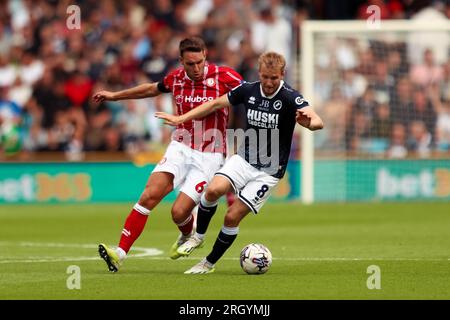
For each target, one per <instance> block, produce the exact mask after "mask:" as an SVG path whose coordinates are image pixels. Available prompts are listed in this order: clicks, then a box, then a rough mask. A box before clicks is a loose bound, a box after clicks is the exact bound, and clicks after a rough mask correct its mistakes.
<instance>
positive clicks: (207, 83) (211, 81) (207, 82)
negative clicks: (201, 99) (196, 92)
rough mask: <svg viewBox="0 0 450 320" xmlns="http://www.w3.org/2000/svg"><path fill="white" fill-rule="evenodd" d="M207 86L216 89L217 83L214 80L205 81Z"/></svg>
mask: <svg viewBox="0 0 450 320" xmlns="http://www.w3.org/2000/svg"><path fill="white" fill-rule="evenodd" d="M205 84H206V85H207V86H208V87H214V86H215V85H216V81H215V80H214V79H213V78H208V79H206V80H205Z"/></svg>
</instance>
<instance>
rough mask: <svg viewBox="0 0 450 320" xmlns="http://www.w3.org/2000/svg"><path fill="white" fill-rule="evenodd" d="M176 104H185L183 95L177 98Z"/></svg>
mask: <svg viewBox="0 0 450 320" xmlns="http://www.w3.org/2000/svg"><path fill="white" fill-rule="evenodd" d="M175 103H176V104H182V103H183V96H182V95H181V94H179V95H177V96H176V97H175Z"/></svg>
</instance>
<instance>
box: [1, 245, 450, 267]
mask: <svg viewBox="0 0 450 320" xmlns="http://www.w3.org/2000/svg"><path fill="white" fill-rule="evenodd" d="M0 246H20V247H48V248H83V249H96V248H97V247H98V246H97V245H94V244H74V243H72V244H66V243H52V242H48V243H44V242H8V241H0ZM133 250H137V251H143V252H142V253H135V254H130V255H129V256H128V257H127V259H129V258H146V259H151V260H171V259H169V257H165V256H161V255H162V254H163V253H164V252H163V251H161V250H159V249H156V248H144V247H133ZM5 258H7V257H4V256H3V257H0V259H2V260H0V264H6V263H42V262H67V261H89V260H99V259H100V258H99V257H98V256H80V257H55V258H52V257H49V256H28V257H25V259H23V260H20V259H16V260H3V259H5ZM198 259H200V258H199V257H183V258H182V260H198ZM222 260H239V258H223V259H222ZM273 260H281V261H318V262H321V261H331V262H336V261H343V262H346V261H397V262H402V261H427V262H443V261H446V262H447V261H450V258H382V257H375V258H350V257H298V258H277V257H274V258H273Z"/></svg>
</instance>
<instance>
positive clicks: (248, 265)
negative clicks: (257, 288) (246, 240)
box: [240, 243, 272, 274]
mask: <svg viewBox="0 0 450 320" xmlns="http://www.w3.org/2000/svg"><path fill="white" fill-rule="evenodd" d="M240 262H241V268H242V270H244V271H245V272H246V273H248V274H263V273H266V272H267V270H269V268H270V265H271V264H272V253H271V252H270V251H269V249H267V247H266V246H264V245H262V244H260V243H250V244H248V245H246V246H245V247H244V249H242V251H241V256H240Z"/></svg>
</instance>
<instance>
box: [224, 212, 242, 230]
mask: <svg viewBox="0 0 450 320" xmlns="http://www.w3.org/2000/svg"><path fill="white" fill-rule="evenodd" d="M240 221H241V218H240V215H239V214H237V212H234V211H228V212H227V214H226V215H225V219H224V225H225V226H226V227H237V226H238V225H239V222H240Z"/></svg>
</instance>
